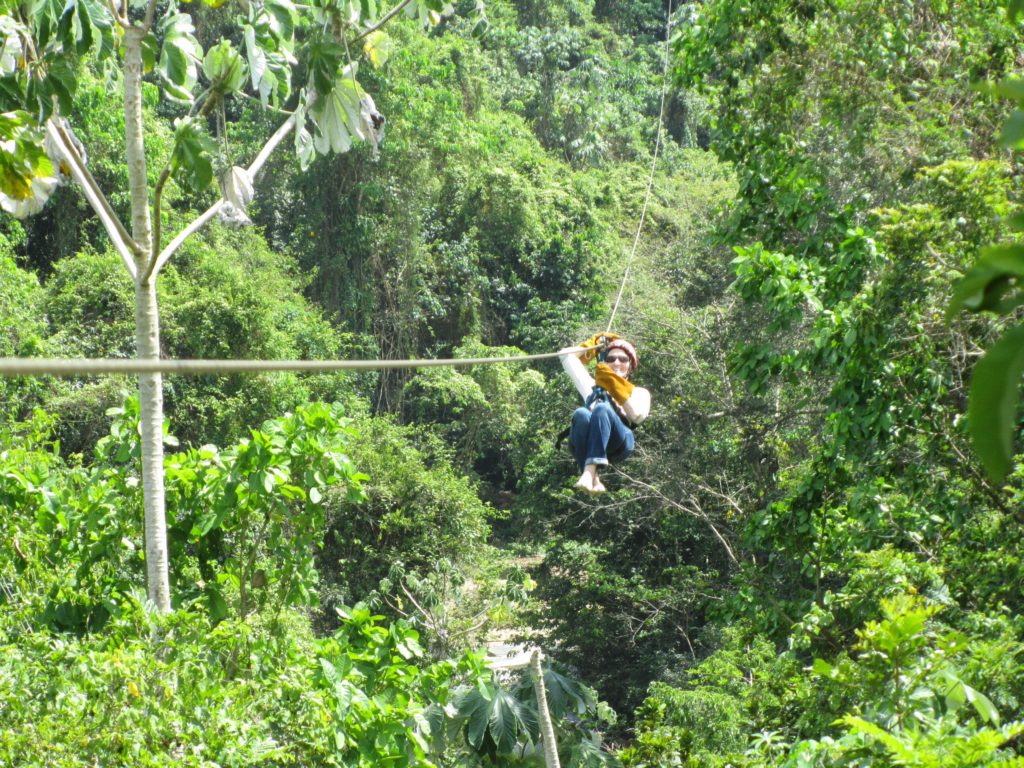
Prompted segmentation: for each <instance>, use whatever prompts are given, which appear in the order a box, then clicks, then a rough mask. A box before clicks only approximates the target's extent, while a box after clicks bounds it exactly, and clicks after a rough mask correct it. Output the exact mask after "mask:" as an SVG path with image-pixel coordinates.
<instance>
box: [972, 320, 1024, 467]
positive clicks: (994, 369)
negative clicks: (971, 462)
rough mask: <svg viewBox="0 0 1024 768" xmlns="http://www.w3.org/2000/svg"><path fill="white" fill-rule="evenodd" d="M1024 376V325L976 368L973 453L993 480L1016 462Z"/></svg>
mask: <svg viewBox="0 0 1024 768" xmlns="http://www.w3.org/2000/svg"><path fill="white" fill-rule="evenodd" d="M1022 374H1024V325H1018V326H1016V327H1014V328H1012V329H1010V330H1009V331H1008V332H1007V333H1006V334H1004V335H1003V337H1002V338H1001V339H999V341H997V342H996V343H995V344H993V345H992V347H991V348H989V350H988V351H987V352H986V353H985V356H984V357H982V358H981V360H979V361H978V363H977V365H975V367H974V374H973V377H972V380H971V391H970V397H969V402H968V408H967V414H968V418H969V428H970V433H971V439H972V441H973V443H974V450H975V451H976V452H977V454H978V456H979V458H980V459H981V463H982V465H983V466H984V467H985V471H986V472H988V475H989V477H990V478H992V480H994V481H996V482H1001V481H1002V479H1003V478H1004V477H1005V476H1006V473H1007V472H1008V471H1009V469H1010V463H1011V461H1012V459H1013V435H1014V432H1015V431H1016V430H1015V428H1016V424H1017V418H1016V415H1017V401H1018V394H1019V390H1020V383H1021V375H1022Z"/></svg>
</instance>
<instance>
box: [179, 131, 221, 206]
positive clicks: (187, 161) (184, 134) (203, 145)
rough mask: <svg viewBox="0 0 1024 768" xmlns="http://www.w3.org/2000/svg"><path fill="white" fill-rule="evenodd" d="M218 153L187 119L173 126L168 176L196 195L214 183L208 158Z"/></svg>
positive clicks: (203, 132)
mask: <svg viewBox="0 0 1024 768" xmlns="http://www.w3.org/2000/svg"><path fill="white" fill-rule="evenodd" d="M216 151H217V146H216V144H215V142H214V141H213V139H212V138H210V136H209V135H207V134H206V133H205V131H203V130H202V128H201V127H200V126H199V125H198V124H197V123H195V122H194V121H192V120H190V119H188V118H186V119H184V120H179V121H177V123H176V124H175V131H174V149H173V151H172V152H171V172H172V173H173V174H174V178H175V180H176V181H177V182H178V183H179V184H181V185H183V186H185V187H186V188H188V189H191V190H193V191H195V192H202V191H203V190H204V189H206V188H208V187H209V186H210V184H211V183H212V182H213V164H212V162H211V160H210V157H211V155H213V154H214V153H215V152H216Z"/></svg>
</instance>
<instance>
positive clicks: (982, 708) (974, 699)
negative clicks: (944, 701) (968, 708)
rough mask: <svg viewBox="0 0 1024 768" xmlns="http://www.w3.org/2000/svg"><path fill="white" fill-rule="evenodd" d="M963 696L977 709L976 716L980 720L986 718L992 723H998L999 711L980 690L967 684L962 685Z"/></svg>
mask: <svg viewBox="0 0 1024 768" xmlns="http://www.w3.org/2000/svg"><path fill="white" fill-rule="evenodd" d="M963 689H964V696H965V697H966V699H967V701H969V702H970V703H971V704H973V705H974V709H975V710H977V712H978V716H979V717H980V718H981V719H982V720H986V721H988V722H990V723H992V724H993V725H999V712H998V711H997V710H996V707H995V705H994V704H993V703H992V701H991V700H990V699H989V698H988V697H987V696H986V695H985V694H983V693H981V692H980V691H976V690H974V689H973V688H971V687H970V686H969V685H966V684H965V685H964V686H963Z"/></svg>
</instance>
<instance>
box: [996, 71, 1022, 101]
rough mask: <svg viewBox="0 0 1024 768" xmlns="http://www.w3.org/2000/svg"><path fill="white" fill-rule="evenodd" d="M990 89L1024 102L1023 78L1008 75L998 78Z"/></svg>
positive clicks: (1000, 94) (1008, 97)
mask: <svg viewBox="0 0 1024 768" xmlns="http://www.w3.org/2000/svg"><path fill="white" fill-rule="evenodd" d="M992 90H993V91H994V92H995V93H996V94H998V95H999V96H1003V97H1005V98H1007V99H1013V100H1014V101H1019V102H1024V78H1020V77H1010V78H1007V79H1006V80H1000V81H999V82H998V83H996V84H995V85H994V86H993V87H992Z"/></svg>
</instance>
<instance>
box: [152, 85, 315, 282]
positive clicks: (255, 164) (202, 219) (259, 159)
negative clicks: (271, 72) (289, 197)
mask: <svg viewBox="0 0 1024 768" xmlns="http://www.w3.org/2000/svg"><path fill="white" fill-rule="evenodd" d="M312 101H313V100H312V99H311V100H309V101H308V102H307V107H308V106H310V105H311V104H312ZM295 121H296V116H295V115H292V116H291V117H289V118H288V119H287V120H285V121H284V123H282V124H281V127H280V128H278V129H277V131H275V132H274V135H273V136H271V137H270V139H269V140H268V141H267V143H266V144H264V145H263V149H261V150H260V152H259V154H258V155H256V159H255V160H253V161H252V165H250V166H249V167H248V168H247V169H246V170H247V171H248V173H249V177H250V178H252V179H253V180H254V181H255V179H256V174H258V173H259V172H260V170H262V168H263V166H264V164H265V163H266V162H267V159H268V158H269V157H270V154H271V153H272V152H273V151H274V150H275V149H277V145H278V144H280V143H281V142H282V141H284V138H285V136H287V135H288V134H289V133H290V132H291V130H292V128H294V127H295ZM222 205H224V199H223V198H221V199H220V200H218V201H217V202H216V203H214V204H213V205H211V206H210V207H209V208H207V209H206V211H205V212H204V213H203V214H202V215H201V216H199V217H198V218H196V219H195V220H193V221H192V223H191V224H189V225H188V226H187V227H185V228H184V229H183V230H181V232H179V233H178V234H177V236H176V237H175V238H174V239H173V240H171V242H169V243H168V244H167V247H166V248H164V249H163V250H162V251H160V255H159V256H158V257H157V258H156V260H155V262H154V265H153V269H152V270H150V271H151V273H152V274H154V275H156V274H157V273H159V272H160V270H161V269H162V268H163V266H164V264H166V263H167V260H168V259H169V258H171V256H173V255H174V253H175V251H177V250H178V248H180V247H181V244H182V243H184V242H185V241H186V240H187V239H188V238H189V237H190V236H191V235H192V234H193V233H194V232H196V231H197V230H198V229H200V228H201V227H202V226H203V225H204V224H206V222H208V221H209V220H210V219H211V218H212V217H213V215H214V214H215V213H217V211H219V210H220V208H221V206H222Z"/></svg>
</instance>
